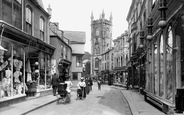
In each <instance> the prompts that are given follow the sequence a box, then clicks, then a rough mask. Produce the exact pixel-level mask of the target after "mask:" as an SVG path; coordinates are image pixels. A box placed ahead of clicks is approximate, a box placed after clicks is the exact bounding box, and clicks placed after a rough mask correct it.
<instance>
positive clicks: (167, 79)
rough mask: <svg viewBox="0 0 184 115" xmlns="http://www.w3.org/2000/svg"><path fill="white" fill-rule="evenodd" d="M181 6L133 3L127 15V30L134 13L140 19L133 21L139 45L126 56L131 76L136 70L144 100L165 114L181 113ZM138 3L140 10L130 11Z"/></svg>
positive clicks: (168, 0) (167, 1)
mask: <svg viewBox="0 0 184 115" xmlns="http://www.w3.org/2000/svg"><path fill="white" fill-rule="evenodd" d="M141 1H142V0H141ZM135 3H137V4H135ZM183 3H184V1H182V0H163V1H162V0H155V1H147V0H143V1H142V2H139V0H137V2H134V1H133V2H132V5H131V7H130V9H131V10H130V11H129V14H128V16H127V19H128V20H129V21H128V22H129V24H130V25H129V27H130V26H131V24H132V23H131V22H132V21H131V17H132V18H134V17H133V14H136V13H135V12H134V11H138V14H140V16H139V15H138V17H142V18H141V19H140V18H136V21H135V22H136V23H137V24H138V25H139V26H140V27H139V31H138V32H139V38H140V39H139V40H140V42H139V43H137V45H138V46H139V47H138V48H136V50H135V52H132V53H133V55H131V57H130V62H131V63H132V68H133V69H132V74H133V75H134V76H135V74H136V71H138V72H137V73H138V76H144V75H145V80H143V79H142V78H141V77H139V83H140V84H144V91H145V95H144V96H145V99H146V100H148V101H150V102H152V103H154V104H156V105H157V106H158V107H160V108H161V109H162V110H163V111H164V112H166V113H167V112H168V111H169V110H170V108H175V110H176V112H177V111H180V112H181V111H184V108H182V105H181V103H183V101H182V99H179V100H178V98H176V97H177V93H178V91H180V90H181V88H182V87H183V73H184V72H183V70H184V69H183V58H184V56H183V54H184V53H183V51H184V50H183V49H184V48H183V43H184V41H183V34H182V33H183V26H182V25H183V22H184V18H183V17H184V16H183V15H184V13H183V12H184V7H183ZM138 4H140V6H141V7H140V10H134V9H135V8H136V7H138V6H139V5H138ZM144 12H145V13H144ZM141 13H142V15H141ZM141 22H144V23H145V24H143V23H141ZM130 33H131V32H130ZM133 75H132V76H133ZM140 84H139V85H138V86H139V88H142V87H143V86H141V85H140ZM181 91H182V90H181ZM172 110H173V109H172Z"/></svg>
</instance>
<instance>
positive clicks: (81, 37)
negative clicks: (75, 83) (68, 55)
mask: <svg viewBox="0 0 184 115" xmlns="http://www.w3.org/2000/svg"><path fill="white" fill-rule="evenodd" d="M64 36H65V37H66V38H68V39H69V40H70V47H71V48H72V65H71V67H72V68H71V71H72V75H71V79H72V80H79V79H80V78H81V75H82V72H83V67H82V57H83V55H84V45H85V42H86V33H85V32H81V31H64Z"/></svg>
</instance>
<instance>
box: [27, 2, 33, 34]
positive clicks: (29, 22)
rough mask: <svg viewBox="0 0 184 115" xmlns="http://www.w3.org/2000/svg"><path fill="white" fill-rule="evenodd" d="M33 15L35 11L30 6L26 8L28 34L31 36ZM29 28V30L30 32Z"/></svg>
mask: <svg viewBox="0 0 184 115" xmlns="http://www.w3.org/2000/svg"><path fill="white" fill-rule="evenodd" d="M32 13H33V10H32V8H31V7H30V6H29V5H28V6H26V32H27V33H28V34H29V35H32V22H33V21H32V16H33V15H32ZM28 28H29V30H28Z"/></svg>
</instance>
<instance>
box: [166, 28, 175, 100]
mask: <svg viewBox="0 0 184 115" xmlns="http://www.w3.org/2000/svg"><path fill="white" fill-rule="evenodd" d="M172 48H173V37H172V30H171V27H169V29H168V38H167V48H166V56H167V58H166V61H167V62H166V64H167V65H166V69H167V71H166V76H167V82H166V83H167V84H166V88H167V97H166V98H167V99H168V100H170V101H172V100H173V95H172V92H173V91H172V90H173V84H172V81H173V78H172V76H173V66H172V65H173V64H172V61H173V56H172V55H173V50H172Z"/></svg>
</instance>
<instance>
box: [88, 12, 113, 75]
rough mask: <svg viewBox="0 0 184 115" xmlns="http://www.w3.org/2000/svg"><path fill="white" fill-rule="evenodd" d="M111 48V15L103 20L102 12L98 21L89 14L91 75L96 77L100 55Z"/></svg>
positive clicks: (98, 70) (99, 67)
mask: <svg viewBox="0 0 184 115" xmlns="http://www.w3.org/2000/svg"><path fill="white" fill-rule="evenodd" d="M111 47H112V13H111V14H110V17H109V20H107V19H105V13H104V10H103V11H102V14H100V16H99V19H97V20H94V16H93V12H92V13H91V75H93V76H97V75H98V73H99V72H100V70H101V67H102V66H101V60H102V54H103V53H105V52H106V51H108V49H109V48H111Z"/></svg>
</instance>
